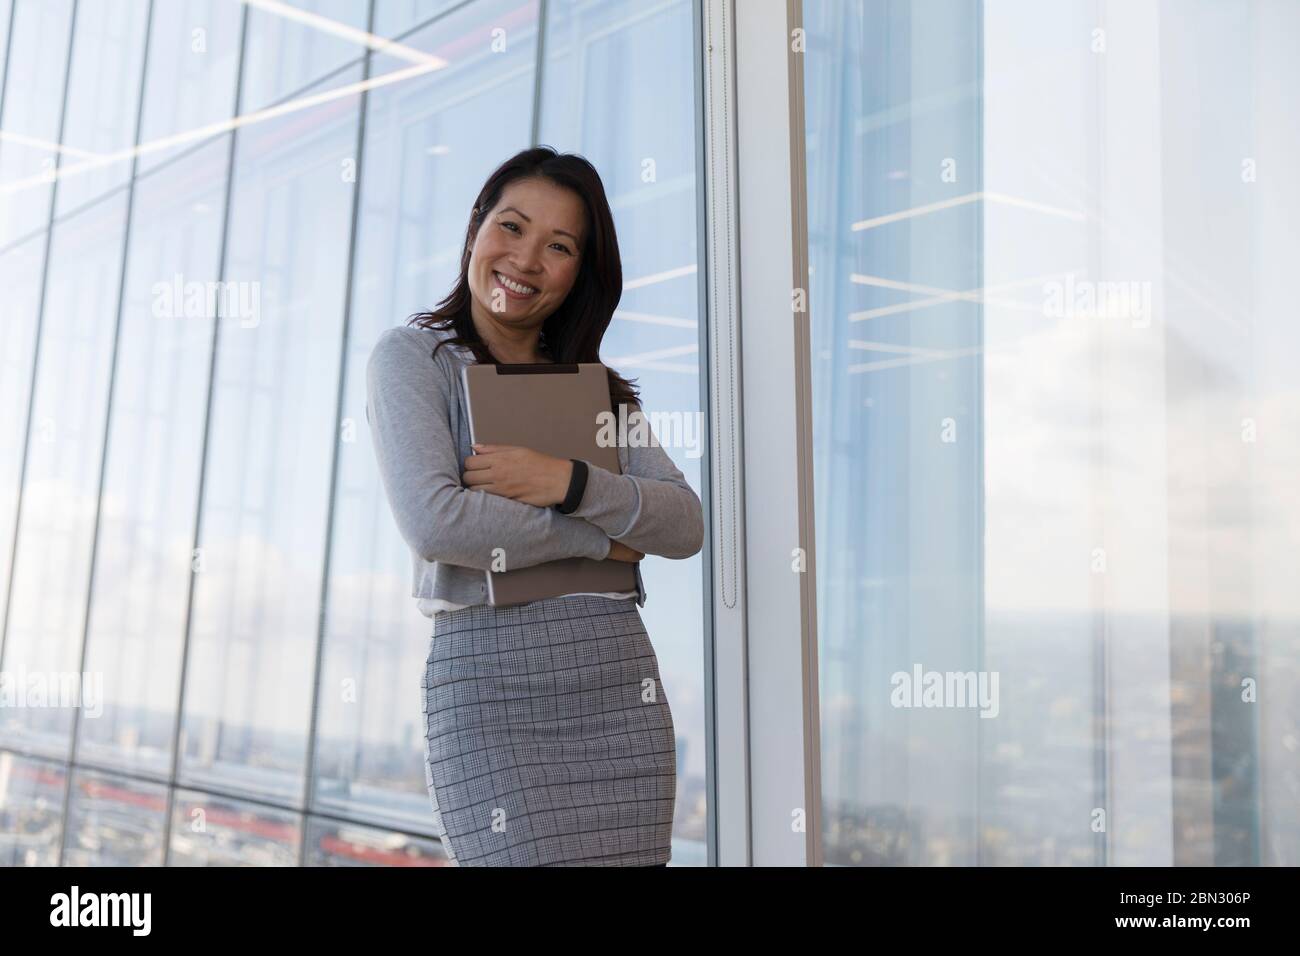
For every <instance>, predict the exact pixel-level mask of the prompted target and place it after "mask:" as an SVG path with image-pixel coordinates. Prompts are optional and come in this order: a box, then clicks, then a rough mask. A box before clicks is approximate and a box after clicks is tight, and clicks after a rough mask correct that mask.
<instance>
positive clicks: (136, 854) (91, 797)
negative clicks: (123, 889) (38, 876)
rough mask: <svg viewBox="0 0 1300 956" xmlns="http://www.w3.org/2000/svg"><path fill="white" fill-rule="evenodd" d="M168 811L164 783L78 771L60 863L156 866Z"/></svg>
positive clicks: (158, 862) (71, 864)
mask: <svg viewBox="0 0 1300 956" xmlns="http://www.w3.org/2000/svg"><path fill="white" fill-rule="evenodd" d="M166 816H167V788H166V787H164V786H161V785H159V784H152V783H140V782H139V781H136V780H130V779H128V778H126V777H119V776H117V775H116V774H107V773H97V772H95V771H92V770H77V771H75V772H74V774H73V777H72V801H71V805H70V806H69V808H68V823H67V828H66V830H67V836H66V837H65V844H64V847H63V865H64V866H160V865H161V864H162V859H163V821H164V820H166Z"/></svg>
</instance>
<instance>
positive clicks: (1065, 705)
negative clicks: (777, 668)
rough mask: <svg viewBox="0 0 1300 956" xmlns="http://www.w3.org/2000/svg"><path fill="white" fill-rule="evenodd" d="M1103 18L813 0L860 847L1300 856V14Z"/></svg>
mask: <svg viewBox="0 0 1300 956" xmlns="http://www.w3.org/2000/svg"><path fill="white" fill-rule="evenodd" d="M1103 12H1104V14H1105V15H1104V16H1102V17H1099V16H1098V8H1097V7H1096V5H1095V4H1092V3H1085V2H1082V0H1080V2H1070V3H1058V4H1049V5H1045V4H1036V3H1032V2H1028V0H1025V2H1005V3H996V4H993V3H989V4H984V5H982V6H972V5H969V4H959V3H953V4H947V3H935V4H926V5H912V6H906V5H884V4H874V3H869V2H853V3H843V4H841V3H829V2H820V0H807V2H806V3H805V6H804V14H805V27H806V28H807V30H808V35H809V42H808V50H809V54H808V56H807V57H806V59H805V79H806V91H807V123H808V130H807V133H808V137H807V153H808V176H809V179H808V200H809V228H810V236H811V238H810V242H811V249H810V252H811V263H812V279H811V284H812V290H811V298H810V302H811V310H812V317H813V332H814V356H813V360H814V366H813V376H814V386H815V392H814V443H815V456H816V457H815V462H814V465H815V473H816V480H817V488H816V494H817V549H818V555H817V568H818V597H817V600H818V626H819V630H820V654H821V668H822V673H821V682H822V686H821V693H822V704H821V708H822V719H823V727H822V760H823V768H822V769H823V777H822V784H823V794H824V800H825V807H824V809H825V817H826V831H825V838H826V858H827V861H828V862H830V863H840V864H849V865H863V864H873V863H875V864H878V863H905V864H990V865H999V864H1019V865H1107V864H1109V865H1135V864H1148V865H1150V864H1155V865H1175V864H1176V865H1186V864H1198V865H1220V866H1236V865H1261V864H1262V865H1285V864H1294V863H1295V862H1296V860H1297V857H1296V853H1295V848H1296V847H1297V846H1300V839H1297V833H1300V812H1297V804H1296V802H1295V800H1294V775H1293V774H1292V773H1291V768H1292V767H1293V766H1294V764H1295V753H1294V751H1295V747H1294V742H1295V740H1296V739H1297V721H1296V718H1295V714H1294V708H1293V707H1291V706H1290V704H1289V703H1287V702H1288V701H1290V700H1291V699H1293V698H1294V697H1295V695H1296V692H1297V691H1300V684H1298V682H1297V677H1296V673H1297V669H1296V667H1295V654H1294V651H1293V648H1294V647H1295V646H1296V643H1297V640H1296V631H1297V629H1298V628H1300V625H1298V624H1297V623H1296V622H1297V619H1298V616H1300V608H1298V607H1297V605H1296V601H1295V598H1294V594H1295V589H1294V588H1293V587H1291V586H1290V584H1289V580H1288V577H1289V576H1290V572H1289V568H1290V567H1291V565H1292V564H1293V562H1292V561H1291V560H1290V552H1291V551H1292V550H1293V546H1294V539H1295V533H1294V528H1295V526H1296V521H1295V520H1294V512H1295V508H1294V506H1293V504H1292V501H1293V499H1294V494H1293V493H1292V488H1293V486H1294V479H1295V471H1296V462H1297V461H1300V439H1297V437H1296V436H1297V435H1298V434H1300V430H1298V429H1297V427H1296V422H1295V418H1296V411H1295V410H1296V409H1297V408H1298V407H1300V402H1297V401H1296V399H1295V394H1294V392H1295V390H1294V387H1293V386H1292V385H1291V384H1289V383H1290V382H1291V381H1292V380H1293V376H1292V375H1291V374H1290V372H1289V370H1290V369H1291V368H1293V367H1294V365H1295V362H1296V361H1297V359H1300V338H1297V334H1296V330H1295V323H1294V322H1292V321H1290V320H1289V319H1288V318H1287V315H1288V311H1287V309H1288V307H1287V306H1286V304H1285V303H1287V302H1289V300H1290V294H1289V292H1288V291H1287V290H1288V278H1289V275H1290V272H1291V268H1290V262H1292V261H1293V260H1294V259H1295V256H1296V254H1297V252H1300V240H1297V237H1296V233H1295V230H1294V229H1292V228H1291V227H1290V225H1289V224H1290V223H1293V222H1294V221H1295V219H1296V217H1297V215H1300V192H1298V191H1297V189H1296V188H1295V186H1294V184H1293V183H1292V182H1291V181H1290V180H1291V177H1289V176H1287V175H1279V176H1272V175H1264V174H1263V172H1262V171H1263V170H1265V169H1268V168H1272V169H1274V170H1276V169H1278V168H1285V167H1286V165H1287V163H1288V157H1290V156H1291V155H1293V154H1294V152H1295V148H1296V146H1297V139H1298V137H1300V134H1297V131H1296V129H1295V124H1294V122H1292V118H1291V110H1290V109H1289V107H1288V105H1287V103H1288V101H1289V98H1290V94H1289V92H1288V91H1289V90H1291V89H1293V88H1294V87H1295V86H1296V81H1297V78H1298V77H1297V75H1296V74H1297V68H1296V66H1295V63H1294V59H1293V57H1291V56H1289V55H1288V54H1287V53H1286V51H1287V50H1288V49H1289V48H1291V47H1293V46H1294V43H1295V39H1296V38H1297V37H1298V36H1300V11H1297V10H1296V9H1294V8H1293V7H1292V6H1291V5H1287V4H1276V3H1269V2H1264V0H1259V2H1248V0H1240V2H1233V3H1221V4H1211V3H1192V4H1187V5H1176V9H1175V5H1170V4H1129V5H1122V6H1117V5H1107V6H1106V8H1105V10H1104V11H1103ZM1283 489H1286V490H1283ZM1283 569H1288V570H1283ZM1284 582H1285V583H1284ZM958 680H960V681H961V684H960V685H959V684H958V683H957V681H958ZM995 680H996V682H995ZM934 681H937V683H932V682H934ZM1266 684H1267V685H1268V686H1269V687H1270V688H1271V691H1270V693H1268V694H1259V689H1260V688H1262V687H1263V686H1265V685H1266ZM959 689H965V690H970V691H973V692H974V694H973V696H966V697H965V699H964V700H963V699H962V695H960V694H958V693H957V691H958V690H959ZM985 718H987V719H985Z"/></svg>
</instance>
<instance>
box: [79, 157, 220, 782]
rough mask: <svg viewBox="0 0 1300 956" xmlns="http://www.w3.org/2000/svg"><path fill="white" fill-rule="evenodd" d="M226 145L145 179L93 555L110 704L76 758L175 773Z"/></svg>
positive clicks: (89, 660) (97, 641) (139, 190)
mask: <svg viewBox="0 0 1300 956" xmlns="http://www.w3.org/2000/svg"><path fill="white" fill-rule="evenodd" d="M228 154H229V141H228V140H226V139H221V140H217V141H214V142H211V143H209V144H207V145H206V146H203V147H201V148H199V149H198V150H197V151H195V152H193V153H191V154H190V155H189V156H187V157H186V158H185V160H184V161H183V162H178V163H172V164H168V165H165V166H162V167H159V168H158V169H156V170H155V171H154V172H153V173H151V174H149V175H147V176H144V177H142V178H141V179H139V180H138V181H137V182H136V185H135V193H134V209H133V212H132V226H131V237H130V250H129V252H128V257H127V265H126V289H125V293H124V296H123V303H122V322H121V331H120V333H119V340H118V354H117V373H116V375H115V377H114V382H113V403H112V413H111V417H110V420H109V428H108V458H107V461H106V464H105V476H104V488H103V492H102V496H101V503H100V516H99V541H98V544H97V546H96V551H95V575H94V593H93V594H92V595H91V603H90V624H89V628H88V630H87V637H86V641H87V647H86V668H87V669H88V670H90V671H93V672H97V673H102V674H103V681H104V695H105V700H104V712H103V714H102V715H101V716H100V717H99V718H98V719H95V720H85V719H83V720H82V721H81V724H80V727H79V731H78V740H77V754H78V756H79V757H82V758H85V759H88V760H93V761H95V762H96V763H99V764H105V763H109V764H113V765H116V766H120V767H122V768H123V769H135V770H137V771H147V772H150V773H154V774H161V775H164V776H165V775H166V774H168V773H170V771H171V755H172V736H173V730H174V726H173V725H174V723H175V719H176V701H177V697H178V694H179V690H180V688H179V681H180V669H181V658H182V653H181V651H182V645H183V641H184V636H185V614H186V609H187V601H188V598H189V585H190V577H191V574H192V571H191V567H192V557H191V553H190V551H191V548H192V547H193V539H194V512H195V508H196V507H197V505H198V492H199V468H200V465H201V461H200V459H201V456H202V442H203V417H204V415H205V411H206V405H207V386H208V365H209V361H210V356H211V351H212V324H213V321H214V319H213V317H212V315H211V314H210V312H209V310H208V308H207V306H206V303H205V302H203V300H202V297H196V296H194V295H192V294H187V293H186V291H185V289H186V287H187V286H191V285H192V284H194V283H204V284H206V283H207V282H209V281H211V280H212V279H213V278H214V277H215V276H216V270H217V259H218V248H219V243H220V241H221V207H222V202H223V199H224V196H225V181H226V180H225V174H226V161H227V156H228Z"/></svg>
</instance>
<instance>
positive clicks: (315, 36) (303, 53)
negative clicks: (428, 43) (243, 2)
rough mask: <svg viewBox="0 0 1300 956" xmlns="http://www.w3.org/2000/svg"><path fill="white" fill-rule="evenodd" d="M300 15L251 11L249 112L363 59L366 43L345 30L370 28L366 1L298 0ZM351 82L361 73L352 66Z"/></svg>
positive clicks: (246, 88)
mask: <svg viewBox="0 0 1300 956" xmlns="http://www.w3.org/2000/svg"><path fill="white" fill-rule="evenodd" d="M286 6H287V7H289V8H291V9H292V10H294V11H296V12H297V13H298V14H299V15H300V16H294V15H291V14H288V13H287V12H273V11H272V10H270V9H268V8H266V7H262V6H258V5H254V6H251V7H250V8H249V11H248V29H249V32H248V51H247V53H246V55H245V56H246V59H245V66H244V92H243V98H242V101H241V109H242V112H244V113H250V112H253V111H254V110H260V109H265V108H266V107H268V106H270V105H271V104H273V103H279V102H281V101H283V100H284V99H286V98H288V97H290V96H294V95H297V93H298V91H300V90H302V88H303V87H305V86H307V85H308V84H311V83H315V82H316V81H317V80H319V79H320V78H321V77H323V76H325V75H326V74H327V73H330V72H332V71H334V70H337V69H339V68H340V67H343V66H345V65H349V64H352V63H354V62H355V61H357V60H358V59H360V57H361V54H362V53H364V52H365V48H364V47H363V46H361V45H359V44H358V42H357V40H356V38H355V36H349V35H342V36H340V31H341V30H352V31H364V30H365V29H366V4H365V3H357V2H356V0H293V3H290V4H286ZM348 75H349V79H348V80H347V81H346V82H356V81H357V79H359V77H357V76H353V75H352V74H351V70H349V74H348Z"/></svg>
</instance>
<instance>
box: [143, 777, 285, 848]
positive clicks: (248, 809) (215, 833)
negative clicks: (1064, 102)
mask: <svg viewBox="0 0 1300 956" xmlns="http://www.w3.org/2000/svg"><path fill="white" fill-rule="evenodd" d="M301 836H302V822H301V817H300V816H299V815H298V814H296V813H290V812H288V811H285V810H274V809H271V808H269V807H266V806H262V805H258V804H252V803H246V802H244V801H242V800H234V799H228V798H225V797H215V796H210V795H208V794H202V793H196V792H194V791H191V790H178V791H177V792H176V802H175V804H174V805H173V807H172V825H171V846H170V847H169V849H168V856H167V865H168V866H297V865H298V850H299V847H298V841H299V840H300V839H301Z"/></svg>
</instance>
